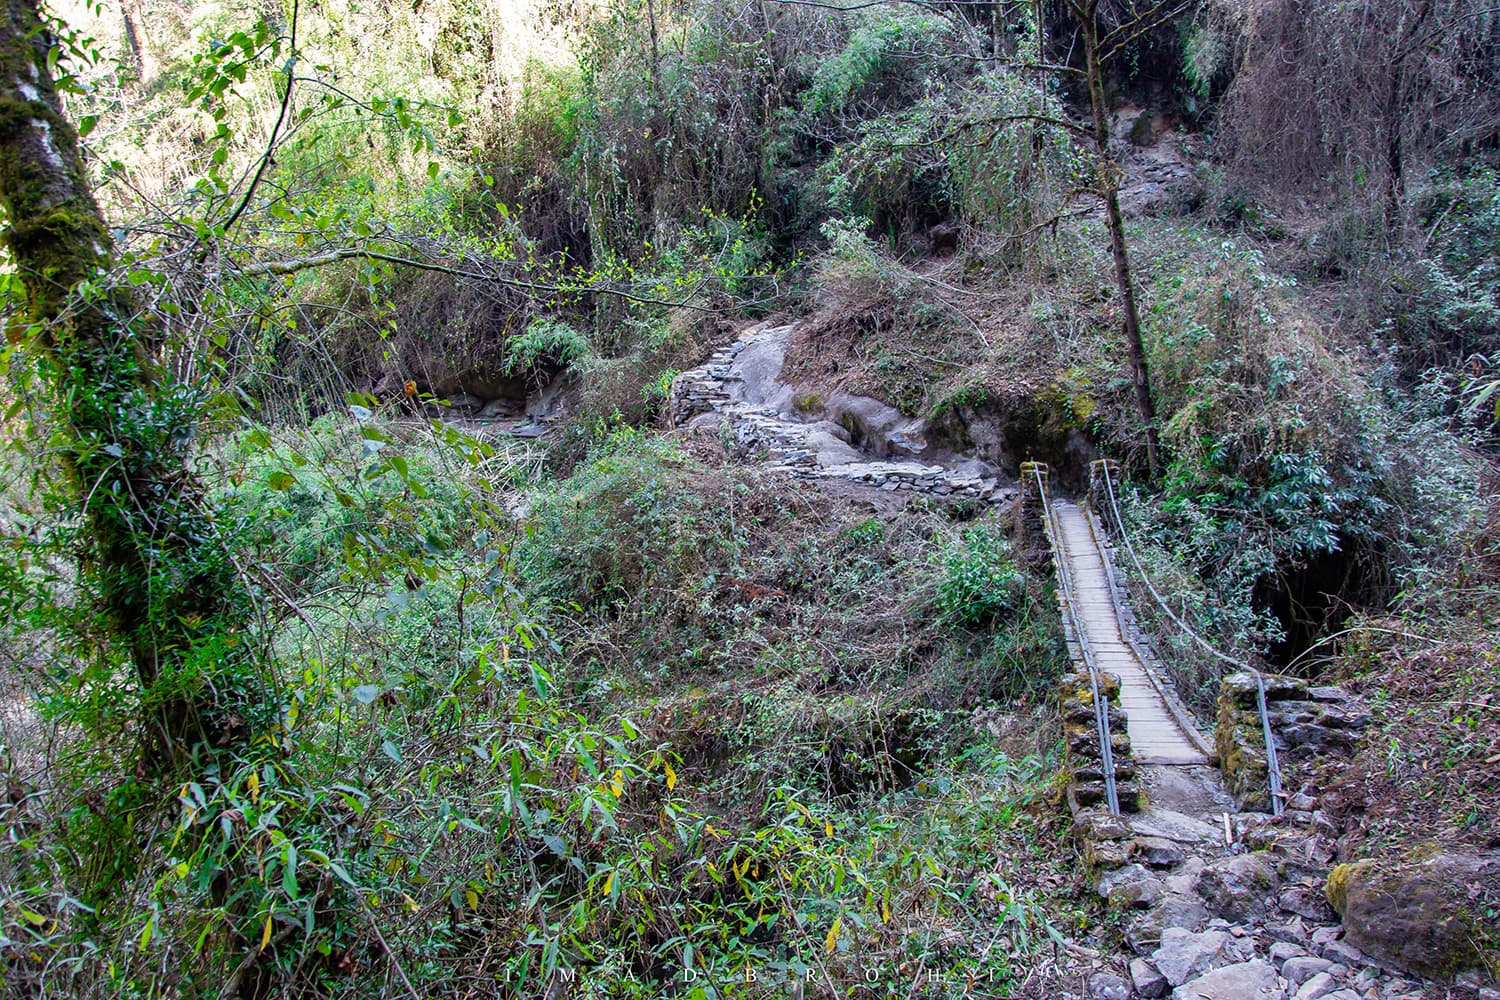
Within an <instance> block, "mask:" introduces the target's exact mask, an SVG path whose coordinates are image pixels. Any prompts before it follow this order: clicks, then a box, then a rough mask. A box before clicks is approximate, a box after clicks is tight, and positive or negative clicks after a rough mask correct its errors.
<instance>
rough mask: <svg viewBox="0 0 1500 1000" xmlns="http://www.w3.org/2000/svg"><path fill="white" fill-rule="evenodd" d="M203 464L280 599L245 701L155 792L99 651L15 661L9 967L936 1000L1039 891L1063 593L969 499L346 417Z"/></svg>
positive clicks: (55, 978) (614, 440) (41, 976)
mask: <svg viewBox="0 0 1500 1000" xmlns="http://www.w3.org/2000/svg"><path fill="white" fill-rule="evenodd" d="M439 426H440V425H439ZM216 464H217V465H218V467H219V468H221V469H222V470H223V472H222V476H223V478H222V480H221V484H222V485H221V486H220V487H219V489H218V490H217V491H216V496H218V497H219V501H218V502H219V503H220V505H221V510H222V512H223V513H222V514H221V523H224V524H225V525H235V526H237V527H236V528H235V530H236V531H237V532H238V534H239V536H240V537H241V538H242V542H241V546H242V548H241V551H242V552H243V553H244V555H245V558H246V559H247V560H249V561H251V562H253V564H254V569H253V570H251V577H252V579H254V580H255V581H256V585H257V586H259V587H263V588H265V590H266V591H268V592H274V593H276V594H278V595H279V596H280V597H281V598H282V600H284V601H285V605H284V606H285V608H286V612H285V613H284V615H283V616H282V618H281V619H280V620H279V621H276V622H267V623H265V625H264V627H263V630H262V632H261V633H260V637H261V639H262V641H265V642H267V643H269V644H270V648H269V649H268V650H267V655H268V656H271V657H274V659H275V660H276V662H278V663H280V664H282V670H281V672H280V676H279V680H278V683H277V685H276V688H275V690H274V698H275V703H276V705H277V706H278V708H277V715H276V718H277V722H276V724H275V725H274V726H272V727H271V728H270V729H269V730H267V731H264V732H263V733H262V734H260V735H258V736H257V737H256V738H255V739H254V740H253V741H251V742H250V743H249V744H248V745H246V746H244V747H243V748H241V749H238V750H236V751H234V752H232V753H227V754H219V755H215V757H214V758H212V759H204V760H202V761H201V763H200V765H198V766H195V767H194V768H192V769H191V771H190V773H188V774H187V775H184V776H182V781H181V784H180V785H174V786H173V787H172V788H170V789H167V788H163V787H162V786H161V785H160V784H159V783H157V782H155V781H153V780H151V779H150V778H149V777H148V776H143V775H139V774H137V775H135V776H134V777H132V776H131V774H130V767H131V764H130V760H129V755H130V749H129V748H130V743H129V740H128V739H127V738H124V734H123V733H121V731H120V728H119V727H128V725H129V718H130V714H129V712H128V711H125V710H123V709H126V708H127V706H128V693H127V697H126V703H125V704H122V703H121V701H120V696H121V692H120V691H119V690H118V689H117V688H111V687H109V686H108V681H107V677H108V674H107V672H99V671H96V672H94V673H92V674H89V675H82V674H79V675H73V676H70V677H63V676H58V677H56V678H55V679H54V680H51V681H49V680H47V679H45V677H43V676H36V675H33V682H34V684H35V685H36V687H35V689H36V690H37V691H39V692H40V693H41V695H42V697H41V700H40V701H39V702H38V703H37V704H36V705H35V706H34V707H33V709H32V711H34V712H35V717H34V718H33V719H32V720H31V722H30V725H29V726H28V727H27V728H28V729H29V730H30V732H29V733H28V734H26V738H21V739H15V738H14V737H16V736H21V735H22V730H20V729H16V730H12V731H11V732H13V734H14V736H13V737H12V738H11V739H12V741H11V742H8V743H7V754H8V757H7V762H8V766H9V767H10V768H11V774H12V775H13V776H14V778H13V780H15V781H18V782H22V784H21V785H20V786H19V787H17V788H16V789H14V790H15V791H17V792H18V793H19V797H18V798H17V799H14V800H13V801H12V805H11V806H10V807H8V809H7V812H6V830H7V833H8V835H9V837H10V840H11V843H12V845H13V850H11V851H9V852H7V856H6V857H7V860H6V862H5V871H4V881H5V884H6V886H7V891H8V893H9V898H8V903H7V909H6V911H5V916H4V925H3V933H4V935H5V943H6V956H7V957H6V964H5V977H6V983H7V987H8V988H11V989H14V990H15V991H17V992H19V993H22V994H24V993H29V992H40V993H41V994H54V993H57V992H65V993H67V994H69V995H79V996H82V995H114V994H116V993H123V994H127V995H128V994H131V993H132V992H133V991H135V990H136V989H157V990H159V989H170V990H174V991H180V992H184V993H187V994H192V995H208V994H212V993H214V992H215V991H218V992H219V993H220V995H229V996H232V995H247V996H248V995H264V994H266V993H283V992H284V991H285V990H288V989H295V990H296V991H300V992H307V991H324V990H332V991H334V992H336V993H345V992H349V991H353V992H355V993H365V992H370V991H378V990H380V989H382V987H381V986H379V982H380V981H382V980H383V981H384V982H386V983H387V984H388V987H387V988H392V989H395V988H396V984H398V983H400V984H404V983H406V982H411V983H420V984H423V985H422V986H421V989H422V992H423V993H424V995H452V996H463V995H469V993H470V991H472V990H473V989H483V990H485V991H487V992H490V993H493V991H494V990H497V989H498V990H500V991H501V995H507V996H509V995H516V996H526V995H532V994H534V993H535V992H536V991H538V990H541V989H545V988H547V984H548V983H556V982H571V978H570V977H572V976H575V975H576V976H578V977H580V978H579V980H578V981H579V982H580V983H586V984H589V985H588V986H587V989H588V990H591V991H593V994H594V995H600V996H605V995H608V996H635V995H639V996H654V995H660V993H661V991H663V990H679V989H680V990H681V992H682V993H683V994H684V995H704V996H761V995H773V994H780V993H784V992H785V991H786V989H787V988H788V984H789V983H792V982H797V981H811V982H820V983H822V984H824V985H827V986H828V988H829V989H832V988H833V987H832V984H834V983H839V982H854V983H861V984H863V987H862V988H867V989H873V990H876V991H877V993H878V992H881V991H883V990H884V988H885V987H884V985H883V984H887V983H897V982H904V981H905V979H906V978H907V977H908V976H909V975H910V968H911V963H912V962H921V963H923V964H924V966H925V973H924V975H925V976H926V977H927V981H928V982H929V986H930V990H931V991H932V995H945V994H944V991H945V990H947V989H949V986H945V985H944V984H950V985H952V986H953V988H957V984H961V983H964V982H973V981H976V980H981V981H984V982H989V983H993V984H996V988H1000V987H1001V986H1002V985H1003V984H1004V983H1006V982H1010V981H1012V977H1013V976H1015V975H1016V973H1017V966H1016V965H1015V963H1016V962H1017V961H1022V962H1023V963H1024V961H1025V959H1024V956H1025V955H1027V954H1028V953H1029V952H1030V951H1031V950H1032V949H1034V948H1036V947H1038V946H1039V945H1040V944H1042V943H1044V942H1046V941H1048V940H1049V938H1048V935H1049V934H1052V933H1056V931H1055V930H1054V929H1053V921H1056V920H1060V919H1065V918H1066V913H1067V912H1068V906H1069V905H1070V904H1068V903H1067V902H1066V895H1067V892H1068V891H1069V888H1070V884H1069V883H1068V882H1067V881H1066V880H1064V879H1063V878H1061V877H1060V876H1059V877H1055V878H1053V879H1052V880H1051V881H1046V880H1042V881H1040V882H1039V881H1038V877H1037V871H1036V870H1035V867H1034V866H1042V867H1045V868H1047V869H1052V868H1053V867H1054V866H1055V864H1056V858H1057V856H1058V854H1057V847H1056V838H1057V837H1058V836H1059V832H1058V831H1056V830H1055V829H1053V827H1052V825H1051V823H1050V822H1049V821H1048V820H1047V819H1045V817H1044V816H1043V815H1040V814H1039V813H1038V812H1037V811H1036V809H1037V808H1038V807H1040V806H1041V805H1042V804H1043V803H1044V802H1045V800H1046V799H1047V797H1048V796H1049V794H1050V791H1049V784H1050V775H1051V767H1052V755H1053V754H1054V753H1055V747H1054V746H1053V744H1052V741H1051V740H1050V739H1049V738H1048V737H1047V736H1046V735H1045V733H1046V732H1047V731H1048V730H1049V728H1050V727H1049V726H1048V725H1047V723H1046V719H1047V716H1048V712H1047V710H1046V709H1045V707H1044V702H1045V698H1044V693H1045V691H1046V690H1047V688H1048V687H1049V681H1050V678H1051V677H1052V676H1053V672H1054V671H1055V670H1056V669H1057V665H1058V662H1059V661H1058V644H1059V640H1058V639H1057V634H1056V629H1057V623H1056V619H1055V615H1054V614H1053V613H1051V612H1050V610H1048V607H1049V605H1048V602H1047V600H1046V598H1045V595H1044V594H1042V593H1041V592H1040V591H1039V590H1038V584H1036V583H1035V582H1032V583H1029V584H1028V583H1026V582H1025V581H1024V580H1023V577H1022V576H1021V575H1020V573H1019V571H1017V570H1006V571H1000V570H997V569H996V564H995V563H994V562H993V560H994V559H996V558H999V559H1002V560H1003V559H1005V558H1006V556H1005V553H1006V543H1005V541H1004V537H1003V535H1002V534H1001V533H1000V532H999V530H998V528H997V527H996V526H994V525H990V524H988V523H985V522H977V523H976V522H970V523H968V524H955V523H953V522H952V521H951V520H950V517H949V515H947V514H945V513H944V512H943V511H942V510H939V509H933V510H928V511H911V512H909V513H907V514H905V515H903V516H902V517H901V518H900V519H899V521H897V522H896V523H894V524H887V523H885V522H884V521H882V520H880V519H878V518H874V517H869V516H867V515H866V516H862V517H861V516H859V512H858V510H857V505H856V506H855V509H850V506H849V505H843V506H841V505H836V504H830V503H829V502H828V501H827V500H826V499H825V498H820V497H816V496H812V497H805V498H803V499H802V502H803V503H804V504H806V505H807V507H808V508H810V509H804V510H800V511H799V510H793V509H790V508H788V506H787V505H786V504H785V503H784V502H782V501H775V502H772V501H770V500H768V494H767V493H766V492H765V491H764V490H758V489H752V480H751V479H750V477H749V476H748V474H747V473H744V472H741V471H738V470H736V469H734V468H729V467H725V466H722V465H716V464H705V463H704V462H703V461H701V460H700V459H696V458H694V457H692V456H691V455H689V454H687V453H685V452H683V451H682V450H680V449H679V448H678V447H677V446H675V445H672V444H669V443H667V442H664V441H662V440H660V439H656V438H652V437H649V436H645V435H641V434H638V433H635V432H630V431H622V432H617V433H616V434H614V435H613V436H611V437H609V438H607V439H602V440H601V441H600V442H599V443H598V444H597V445H596V446H595V448H594V450H593V451H592V452H591V453H590V456H589V458H588V459H587V460H586V461H585V462H584V463H583V464H582V465H580V467H579V469H578V471H576V472H575V474H574V475H573V476H572V477H570V478H568V479H564V480H560V481H557V482H555V483H542V484H534V483H532V482H530V481H529V480H528V477H527V476H526V475H525V472H524V469H525V465H524V463H521V462H518V461H516V460H515V457H514V456H508V455H506V454H504V453H501V452H494V451H493V450H492V449H491V448H490V447H489V446H488V445H485V444H483V443H481V442H477V441H475V440H473V439H469V438H465V437H462V436H456V435H454V434H453V433H452V432H451V431H446V432H444V433H436V432H435V431H434V430H432V429H428V428H426V427H424V426H423V425H421V424H390V423H388V422H386V421H384V420H382V418H380V417H378V416H375V415H371V414H368V413H367V412H365V411H359V414H358V416H356V417H345V418H332V417H330V418H324V419H322V420H320V421H318V422H317V423H315V424H314V425H313V426H312V427H311V428H310V429H309V430H308V431H307V432H305V433H302V434H297V435H291V436H287V435H276V436H275V437H274V438H272V437H268V436H266V435H265V434H264V432H262V431H252V432H250V433H249V434H247V435H245V436H243V437H242V438H241V439H240V441H239V442H238V443H237V444H236V445H235V446H234V447H232V448H230V449H229V450H227V451H225V452H223V453H221V454H220V455H219V456H218V457H217V458H216ZM522 491H524V495H525V497H526V501H525V502H526V503H527V504H528V505H529V507H530V511H531V512H530V514H529V515H528V516H527V517H526V518H525V519H524V520H523V521H521V522H513V521H512V519H511V518H510V516H509V515H507V514H506V513H505V509H504V507H503V506H502V502H503V501H504V499H505V498H506V497H510V498H511V500H512V502H513V503H514V502H516V501H517V500H519V498H520V497H521V496H522V495H523V492H522ZM518 527H519V529H520V530H519V531H518ZM810 529H811V533H809V532H810ZM976 560H982V563H981V562H977V561H976ZM8 565H10V566H11V568H12V569H16V568H17V567H16V566H15V564H13V563H12V564H8ZM976 567H977V569H978V571H976ZM830 595H837V599H838V603H839V611H838V612H836V613H833V614H830V613H829V605H828V603H827V600H828V597H829V596H830ZM19 610H21V611H22V612H24V613H29V614H31V615H33V617H32V618H31V619H30V620H31V622H32V624H33V625H34V626H36V627H43V626H44V619H43V617H40V616H44V615H45V614H49V613H55V612H48V611H46V609H45V607H44V606H43V605H42V604H39V603H38V604H29V605H28V604H25V603H24V602H22V603H21V605H20V608H19ZM58 610H59V611H61V612H62V613H65V614H86V609H85V608H72V609H66V608H64V609H58ZM883 619H885V620H883ZM889 619H899V621H900V622H902V623H903V624H896V623H895V622H894V621H891V620H889ZM36 665H37V664H17V665H14V666H18V667H20V668H22V669H25V668H27V667H30V666H36ZM14 666H13V668H14ZM1034 726H1037V727H1040V728H1039V729H1036V730H1033V729H1032V727H1034ZM44 774H50V775H52V776H53V779H54V780H57V781H61V782H62V783H63V785H62V787H66V788H70V789H73V791H71V792H69V793H67V794H59V792H60V789H52V788H43V787H39V786H37V785H33V784H31V783H30V782H31V781H33V780H36V779H39V778H41V776H42V775H44ZM1000 858H1005V859H1007V860H1004V861H997V860H996V859H1000ZM75 885H87V886H90V887H91V888H90V889H89V890H88V891H87V893H86V894H85V895H82V896H78V895H75V894H74V891H73V889H72V887H73V886H75ZM1059 900H1061V901H1062V902H1061V903H1059V902H1058V901H1059ZM979 937H982V938H983V940H984V941H985V942H986V943H987V947H985V948H983V949H981V950H979V951H977V952H976V951H975V950H974V949H972V948H970V947H967V946H964V947H959V943H960V942H964V943H966V944H967V942H970V941H972V940H976V939H978V938H979ZM903 970H904V971H903ZM372 977H373V978H372ZM148 983H151V984H154V986H150V987H147V985H146V984H148ZM226 984H228V985H226ZM809 988H813V987H809ZM817 988H819V989H821V988H823V987H822V986H819V987H817Z"/></svg>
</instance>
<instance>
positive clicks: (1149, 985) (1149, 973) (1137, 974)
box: [1130, 958, 1171, 1000]
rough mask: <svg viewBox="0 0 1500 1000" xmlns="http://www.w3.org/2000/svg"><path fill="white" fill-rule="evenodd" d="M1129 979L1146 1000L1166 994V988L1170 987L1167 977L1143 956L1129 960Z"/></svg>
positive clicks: (1154, 999) (1152, 999)
mask: <svg viewBox="0 0 1500 1000" xmlns="http://www.w3.org/2000/svg"><path fill="white" fill-rule="evenodd" d="M1130 981H1131V982H1132V983H1134V984H1135V991H1136V992H1137V993H1139V994H1140V995H1141V996H1143V997H1146V998H1147V1000H1156V998H1157V997H1164V996H1166V995H1167V990H1169V989H1171V986H1170V985H1169V984H1168V983H1167V977H1166V976H1163V975H1162V974H1161V973H1160V972H1158V971H1157V969H1156V966H1154V965H1152V964H1151V963H1150V962H1149V961H1147V960H1146V959H1144V958H1136V959H1132V960H1131V962H1130Z"/></svg>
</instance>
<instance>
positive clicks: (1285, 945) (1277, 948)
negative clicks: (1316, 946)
mask: <svg viewBox="0 0 1500 1000" xmlns="http://www.w3.org/2000/svg"><path fill="white" fill-rule="evenodd" d="M1306 954H1307V949H1306V948H1304V947H1302V946H1301V945H1300V944H1293V943H1292V942H1290V941H1280V940H1278V941H1277V942H1276V943H1275V944H1273V945H1271V951H1270V956H1271V964H1272V965H1274V966H1276V968H1278V969H1280V968H1281V967H1282V966H1283V965H1284V964H1286V961H1287V959H1291V958H1300V957H1302V956H1303V955H1306ZM1282 975H1283V976H1284V975H1286V972H1285V971H1283V972H1282Z"/></svg>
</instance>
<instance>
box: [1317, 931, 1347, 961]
mask: <svg viewBox="0 0 1500 1000" xmlns="http://www.w3.org/2000/svg"><path fill="white" fill-rule="evenodd" d="M1340 932H1341V929H1340V928H1338V927H1319V928H1318V929H1317V930H1315V931H1313V932H1312V950H1313V953H1314V954H1317V955H1321V954H1322V953H1323V949H1324V948H1326V947H1328V946H1329V945H1330V944H1332V943H1333V942H1334V941H1337V940H1338V938H1339V934H1340Z"/></svg>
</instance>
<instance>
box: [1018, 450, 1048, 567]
mask: <svg viewBox="0 0 1500 1000" xmlns="http://www.w3.org/2000/svg"><path fill="white" fill-rule="evenodd" d="M1050 475H1051V471H1050V470H1049V469H1048V468H1047V463H1046V462H1022V463H1021V482H1020V484H1019V486H1020V490H1019V492H1018V493H1017V495H1016V542H1017V550H1018V552H1019V553H1020V555H1021V557H1022V558H1023V559H1025V560H1026V563H1027V565H1028V566H1029V567H1031V568H1032V569H1039V568H1041V567H1043V566H1045V565H1046V564H1047V562H1048V560H1050V559H1051V558H1052V549H1051V547H1050V545H1049V544H1048V542H1047V526H1046V523H1045V522H1046V517H1047V514H1046V509H1045V507H1044V506H1043V504H1042V493H1041V490H1042V489H1043V488H1044V487H1049V486H1050V483H1049V482H1048V480H1049V477H1050Z"/></svg>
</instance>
